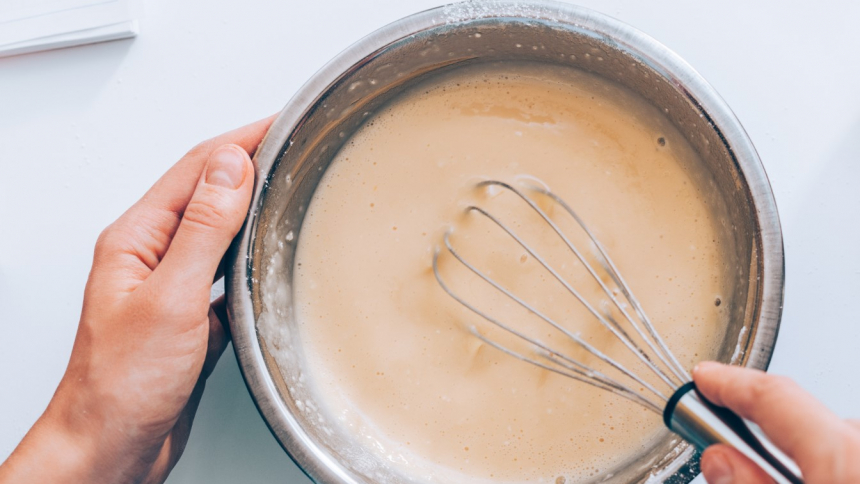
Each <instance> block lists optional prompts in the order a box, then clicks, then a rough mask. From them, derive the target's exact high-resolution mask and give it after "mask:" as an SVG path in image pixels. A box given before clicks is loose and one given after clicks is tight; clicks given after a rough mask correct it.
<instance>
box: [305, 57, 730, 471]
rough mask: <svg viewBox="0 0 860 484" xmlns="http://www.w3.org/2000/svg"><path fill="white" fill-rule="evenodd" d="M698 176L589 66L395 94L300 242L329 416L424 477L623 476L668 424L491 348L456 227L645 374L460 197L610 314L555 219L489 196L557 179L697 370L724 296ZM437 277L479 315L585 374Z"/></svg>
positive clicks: (481, 73) (502, 274)
mask: <svg viewBox="0 0 860 484" xmlns="http://www.w3.org/2000/svg"><path fill="white" fill-rule="evenodd" d="M696 163H698V161H697V158H696V155H695V153H694V152H693V150H692V149H691V148H690V147H689V145H688V144H687V143H686V142H685V140H684V139H683V138H682V137H681V135H680V134H679V133H678V132H677V131H676V130H675V129H674V128H673V127H672V125H671V124H670V123H669V122H668V121H667V120H666V119H665V118H664V117H663V116H662V115H661V113H660V112H659V111H658V110H657V109H655V108H654V107H653V106H651V105H650V104H648V103H646V102H645V101H644V100H642V99H640V98H639V97H637V96H636V95H634V94H632V93H630V92H628V91H627V90H625V89H623V88H621V87H619V86H617V85H614V84H611V83H608V82H607V81H605V80H600V79H597V78H595V77H592V76H591V75H588V74H585V73H583V72H581V71H576V70H570V69H563V68H549V67H537V66H533V65H517V64H501V65H491V66H477V67H470V68H465V69H459V70H457V71H456V72H453V73H449V74H446V75H445V76H443V77H437V78H435V79H433V80H432V81H429V82H425V83H424V84H422V85H419V86H417V87H415V88H413V89H411V90H410V91H409V92H408V93H406V94H405V95H402V96H400V97H398V98H397V99H396V100H395V101H394V102H392V103H391V104H390V105H388V106H387V107H386V108H384V109H382V110H380V111H378V112H376V113H375V114H374V115H373V116H372V117H371V118H370V119H369V121H368V122H367V123H366V124H365V125H364V126H363V127H362V128H361V129H360V130H359V131H358V132H357V133H356V134H355V135H354V136H353V137H352V139H351V140H349V141H348V143H347V144H346V145H345V147H344V148H343V149H342V150H341V151H340V153H338V155H337V157H336V159H335V161H334V162H333V164H332V165H331V167H330V168H329V170H328V172H327V173H326V174H325V176H324V179H323V181H322V183H321V184H320V186H319V188H318V190H317V192H316V194H315V195H314V198H313V200H312V202H311V204H310V206H309V208H308V213H307V215H306V218H305V220H304V222H303V225H302V229H301V232H300V236H299V242H298V252H297V258H296V265H295V270H296V274H295V279H294V281H295V282H294V284H295V286H294V289H293V291H294V302H295V308H296V318H297V321H298V325H299V329H300V331H299V333H300V335H299V336H300V340H301V344H302V347H303V348H304V358H306V360H307V361H306V364H307V368H308V370H307V372H306V374H307V377H308V381H310V382H311V383H312V385H313V389H314V393H315V394H316V395H317V400H318V403H319V404H320V405H321V407H322V408H321V410H322V411H323V412H324V413H325V414H326V415H328V416H330V418H329V420H330V421H334V422H336V425H337V426H338V427H340V428H341V430H343V431H345V432H346V433H348V434H349V435H353V436H354V439H355V442H356V444H357V445H364V446H367V447H369V448H372V449H373V450H374V451H375V452H376V453H377V454H378V455H379V457H380V459H381V460H383V461H384V462H386V463H387V464H388V465H390V466H394V467H396V468H398V469H399V471H400V472H402V473H403V474H404V475H408V476H411V477H412V478H414V479H415V480H416V481H437V482H493V481H499V482H521V481H544V482H568V483H570V482H579V481H583V480H588V479H589V478H591V477H594V476H597V475H601V474H605V473H607V472H611V471H612V469H613V468H615V467H617V466H619V465H623V463H624V462H625V461H627V460H629V459H631V458H632V457H633V456H636V455H637V454H638V453H640V452H642V451H643V449H645V448H647V446H648V444H649V442H651V441H652V439H654V438H655V436H657V435H658V434H659V433H660V432H663V431H662V430H661V429H662V425H661V421H660V418H659V417H658V416H657V415H656V414H653V413H650V412H648V411H647V410H645V409H643V408H641V407H639V406H636V405H634V404H632V403H630V402H627V401H625V400H623V399H620V398H618V397H616V396H613V395H610V394H607V393H605V392H602V391H600V390H596V389H593V388H591V387H589V386H587V385H584V384H582V383H579V382H575V381H572V380H570V379H566V378H563V377H560V376H557V375H554V374H551V373H549V372H547V371H545V370H541V369H539V368H536V367H533V366H531V365H528V364H526V363H523V362H521V361H518V360H516V359H514V358H512V357H510V356H508V355H505V354H503V353H501V352H500V351H498V350H496V349H494V348H492V347H490V346H488V345H486V344H484V343H482V342H481V341H480V340H478V339H477V338H476V337H475V336H474V335H472V334H471V333H470V332H469V328H470V327H473V326H474V327H475V328H477V329H479V330H480V331H482V332H485V334H488V335H491V336H494V337H501V336H499V335H497V334H495V333H493V330H492V328H488V327H487V325H486V323H484V322H483V321H482V320H480V318H477V317H476V316H475V315H473V314H472V313H470V312H468V311H467V310H465V309H464V308H463V307H461V306H460V305H459V304H458V303H456V302H455V301H454V300H453V299H451V298H450V297H449V296H448V295H446V294H445V293H444V292H443V291H442V289H441V288H440V287H439V286H438V284H437V282H436V280H435V278H434V275H433V271H432V268H431V262H432V256H433V252H434V250H435V248H436V247H437V246H438V245H439V244H440V243H441V236H442V234H443V233H444V232H445V230H447V229H448V228H450V227H453V228H454V232H453V234H452V239H451V240H452V242H453V243H454V244H455V245H457V247H458V248H459V249H460V250H461V251H462V252H463V254H464V255H466V256H468V257H469V258H470V260H471V261H473V262H474V263H475V264H476V265H478V266H480V267H481V268H483V269H485V270H486V271H488V272H489V273H491V274H492V275H493V276H494V277H497V278H498V279H499V280H500V281H501V282H502V283H504V284H505V285H506V286H508V287H510V288H512V289H513V290H515V292H517V293H518V294H520V295H522V296H523V297H524V298H525V299H528V300H529V301H532V302H534V303H535V304H537V305H539V306H541V308H543V309H544V310H545V311H547V313H548V314H550V315H552V316H553V317H556V318H559V320H562V321H564V322H565V324H569V325H570V326H571V328H573V329H572V330H573V331H576V332H579V333H580V334H581V335H582V336H583V337H584V338H585V339H587V340H588V341H590V342H592V343H593V344H595V345H598V346H599V347H600V348H601V349H604V351H605V352H606V353H608V354H610V355H613V356H617V357H618V358H619V359H620V360H621V361H624V362H626V363H629V364H630V365H631V366H633V367H635V369H636V370H637V371H638V372H640V373H643V372H644V369H643V368H639V367H636V365H635V364H634V363H632V360H631V359H630V358H629V356H625V354H626V353H625V351H626V350H624V348H623V347H621V345H620V344H619V343H618V342H617V341H615V340H614V339H613V338H612V337H611V335H610V334H609V333H608V331H606V330H605V329H603V328H602V327H601V326H600V325H599V324H598V323H597V321H596V320H595V319H593V318H592V317H591V316H588V315H587V314H586V313H585V312H584V310H583V309H582V308H581V306H580V305H579V304H578V303H577V302H576V301H575V300H574V299H573V298H572V297H570V295H569V294H567V293H565V292H564V290H563V288H560V287H559V285H558V284H557V283H555V282H554V281H553V280H552V279H551V278H550V277H549V275H548V274H547V273H546V272H545V271H543V269H542V268H541V267H540V266H539V265H538V264H536V263H535V262H534V260H533V259H532V258H531V257H529V256H528V255H527V254H526V253H525V252H524V251H523V250H522V248H520V247H518V246H517V245H516V244H513V243H511V241H510V239H508V238H507V237H506V236H505V235H504V234H503V233H502V232H500V231H499V230H498V229H497V228H495V227H493V226H492V225H491V224H488V223H487V221H486V220H482V219H481V218H480V217H476V216H475V215H474V214H471V215H464V210H463V208H464V207H465V204H466V203H467V202H468V203H478V204H482V206H486V207H490V208H492V209H493V210H494V211H495V212H496V213H498V214H499V215H500V217H503V218H505V220H506V221H508V222H510V224H511V226H512V227H513V228H516V229H517V230H518V231H519V232H521V233H523V234H525V235H526V236H527V237H529V238H530V239H529V240H532V241H534V243H535V244H536V246H537V247H538V248H540V249H541V250H542V251H544V253H546V254H547V257H548V258H549V259H551V260H552V261H554V262H556V263H558V264H559V266H560V267H562V270H563V271H568V272H567V273H569V277H570V280H571V281H573V283H574V284H575V285H577V286H578V287H581V288H583V291H585V292H586V293H587V294H589V295H590V297H596V298H598V299H599V297H600V296H599V295H598V294H597V293H596V292H588V291H589V290H588V289H587V287H589V286H588V285H589V284H591V287H594V285H593V282H590V281H589V280H588V279H587V275H585V274H584V272H582V271H581V267H580V268H578V267H577V264H576V263H574V259H573V258H572V256H571V255H570V254H568V253H566V252H564V251H563V250H560V246H559V244H558V243H557V241H553V238H552V237H551V236H550V235H548V234H546V231H545V230H546V227H545V225H544V224H543V223H542V222H540V220H538V219H536V218H534V217H531V216H530V215H529V213H528V212H527V211H523V210H522V209H521V208H522V207H521V205H520V204H518V203H517V202H516V200H515V199H514V198H513V197H510V196H509V194H506V193H499V192H498V191H494V190H476V189H475V188H474V186H475V183H476V182H478V181H480V180H482V179H487V178H493V179H498V180H503V181H508V182H514V183H522V182H523V181H526V182H531V183H546V184H548V185H549V187H550V188H551V189H552V190H553V191H555V192H556V193H558V194H559V195H560V196H561V197H562V198H564V199H565V200H566V201H567V202H568V203H569V204H570V205H572V206H573V207H574V208H575V209H576V210H577V211H578V212H579V213H580V215H581V216H582V217H583V218H584V219H585V220H586V222H587V223H589V224H590V226H591V228H592V229H593V230H594V231H595V233H596V234H597V236H598V238H599V239H600V240H601V242H602V243H603V245H604V246H605V247H606V248H607V249H608V251H609V253H610V255H611V256H612V257H613V259H614V260H615V263H616V264H617V266H618V267H619V269H620V271H621V273H622V274H623V275H624V277H625V278H626V279H627V282H628V283H629V284H630V286H631V287H632V289H633V291H634V293H635V294H636V295H637V296H638V298H639V300H640V302H641V303H642V305H643V306H644V308H645V310H646V311H647V312H648V313H649V315H650V317H651V319H652V320H653V321H654V322H655V325H656V326H657V328H658V330H659V331H660V332H661V333H662V334H663V335H664V339H665V340H666V342H667V343H668V345H669V346H670V347H671V348H672V349H673V351H674V353H675V354H676V356H678V358H679V359H680V360H681V362H682V363H683V364H684V365H685V366H686V367H687V368H688V369H689V368H691V367H692V366H693V365H694V364H695V363H696V362H697V361H699V360H703V359H708V358H713V357H715V356H716V351H717V348H718V346H719V343H720V341H721V340H722V338H723V331H724V326H725V314H724V312H723V311H724V310H725V307H726V306H727V305H728V304H727V303H728V301H726V296H724V295H727V294H730V293H731V291H730V290H729V288H728V286H727V284H729V279H728V277H727V276H726V275H725V274H724V273H723V271H722V270H721V260H722V257H721V254H722V252H721V250H722V249H721V246H720V243H719V238H718V237H717V234H716V228H715V227H716V223H715V220H714V217H715V215H714V214H713V213H712V212H711V211H710V210H709V209H708V208H707V207H706V205H705V203H704V201H703V196H702V193H701V191H700V190H701V187H699V186H697V184H696V183H694V181H693V178H692V177H691V175H690V172H689V171H688V170H690V169H691V168H690V167H691V166H695V165H696ZM534 179H537V180H541V181H542V182H534V181H530V180H534ZM547 207H548V209H551V207H549V206H547ZM545 235H546V237H545ZM440 262H441V268H442V273H443V274H444V275H445V277H446V278H447V280H450V281H451V286H452V288H455V289H456V290H457V291H458V292H460V293H461V294H463V295H464V296H465V297H467V298H468V299H469V300H470V301H472V302H473V303H475V305H477V306H479V307H482V308H484V309H486V310H488V311H489V312H491V313H493V314H494V315H497V316H498V317H500V318H503V319H505V321H506V322H508V323H509V324H511V325H513V326H516V325H521V327H522V328H525V330H527V331H531V332H532V334H534V335H535V336H536V337H539V338H542V339H543V340H544V341H547V342H551V343H552V344H555V345H559V346H560V347H561V348H563V349H565V350H569V351H571V353H572V354H574V355H576V356H577V357H580V358H583V359H585V360H586V361H589V359H588V356H586V355H582V354H581V353H576V350H575V349H573V348H572V347H570V345H568V344H567V342H565V341H564V340H563V338H560V337H559V336H558V335H557V334H554V333H553V331H550V330H548V329H547V328H546V327H545V326H541V323H540V322H539V321H535V320H534V318H531V317H530V316H529V315H528V314H527V313H525V312H523V311H521V310H519V309H518V308H517V307H516V305H514V304H512V303H511V302H510V301H508V300H505V299H504V298H503V297H499V295H498V294H497V293H494V292H493V291H492V290H488V288H487V287H486V285H484V284H482V283H480V281H478V280H477V279H475V278H474V277H473V276H470V275H469V274H468V273H466V272H465V271H463V270H462V267H459V266H457V264H454V261H453V259H451V258H450V257H443V258H442V260H441V261H440ZM717 298H722V301H721V302H722V305H719V304H715V301H716V300H717ZM596 302H597V303H598V304H599V300H596Z"/></svg>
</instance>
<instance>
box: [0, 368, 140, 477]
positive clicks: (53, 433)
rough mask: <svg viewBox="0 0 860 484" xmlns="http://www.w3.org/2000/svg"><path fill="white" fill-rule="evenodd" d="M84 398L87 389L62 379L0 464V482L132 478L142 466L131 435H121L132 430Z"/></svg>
mask: <svg viewBox="0 0 860 484" xmlns="http://www.w3.org/2000/svg"><path fill="white" fill-rule="evenodd" d="M87 398H88V397H87V392H82V391H69V389H68V388H67V386H66V385H64V384H63V383H61V384H60V388H59V389H58V390H57V393H56V394H55V395H54V398H53V399H52V401H51V403H50V405H48V408H47V410H45V413H43V414H42V416H41V417H40V418H39V420H37V421H36V423H35V424H34V425H33V427H32V428H31V429H30V431H29V432H28V433H27V435H26V436H24V439H23V440H22V441H21V443H20V444H18V447H17V448H16V449H15V450H14V451H13V452H12V455H10V456H9V458H8V459H7V460H6V462H4V463H3V464H2V465H0V484H13V483H15V484H17V483H31V482H87V483H94V484H98V483H118V482H123V483H124V482H134V481H135V478H134V476H136V475H139V474H141V469H140V468H141V467H146V465H145V464H144V463H142V462H141V460H140V459H139V458H136V457H140V453H139V452H134V450H133V449H131V448H130V447H129V445H128V444H129V442H132V441H133V439H129V438H124V437H131V436H129V435H124V434H128V433H130V432H129V431H128V429H123V428H122V425H121V424H120V422H114V423H111V422H110V417H109V415H107V414H106V412H105V409H104V408H103V406H98V405H93V404H92V402H88V401H87ZM144 473H145V472H144Z"/></svg>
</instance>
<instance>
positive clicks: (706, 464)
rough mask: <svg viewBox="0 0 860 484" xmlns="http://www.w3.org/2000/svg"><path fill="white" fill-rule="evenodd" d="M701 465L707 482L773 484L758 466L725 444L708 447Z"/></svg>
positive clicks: (721, 483)
mask: <svg viewBox="0 0 860 484" xmlns="http://www.w3.org/2000/svg"><path fill="white" fill-rule="evenodd" d="M701 467H702V475H704V476H705V480H706V481H708V484H773V479H771V478H770V477H768V475H767V474H766V473H765V472H764V471H763V470H761V468H759V466H757V465H755V463H754V462H753V461H751V460H749V459H747V458H746V457H745V456H744V455H743V454H741V453H740V452H738V451H736V450H735V449H733V448H731V447H729V446H727V445H712V446H710V447H708V448H707V449H706V450H705V452H704V453H703V454H702V464H701Z"/></svg>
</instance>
